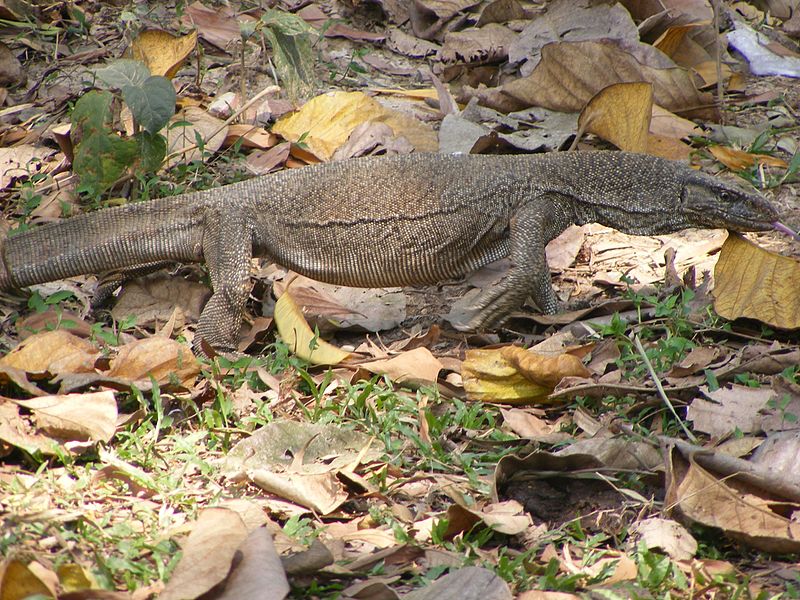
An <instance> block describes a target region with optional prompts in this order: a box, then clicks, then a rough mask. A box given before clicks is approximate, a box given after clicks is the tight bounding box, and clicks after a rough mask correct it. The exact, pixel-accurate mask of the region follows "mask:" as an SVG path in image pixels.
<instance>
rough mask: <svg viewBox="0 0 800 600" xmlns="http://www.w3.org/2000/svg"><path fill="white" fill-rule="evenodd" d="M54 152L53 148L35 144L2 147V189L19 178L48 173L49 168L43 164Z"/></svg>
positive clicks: (0, 177)
mask: <svg viewBox="0 0 800 600" xmlns="http://www.w3.org/2000/svg"><path fill="white" fill-rule="evenodd" d="M54 153H55V151H54V150H52V149H49V148H43V147H41V146H34V145H33V144H20V145H18V146H13V147H11V148H0V189H5V188H7V187H8V186H9V185H10V184H11V183H13V182H14V181H16V180H17V179H28V178H29V177H30V176H31V175H33V174H40V175H41V174H43V173H47V172H48V171H49V169H48V168H43V165H44V164H45V163H46V161H47V160H48V159H49V158H50V157H51V156H53V154H54Z"/></svg>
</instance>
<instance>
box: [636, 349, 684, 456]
mask: <svg viewBox="0 0 800 600" xmlns="http://www.w3.org/2000/svg"><path fill="white" fill-rule="evenodd" d="M633 343H634V345H635V346H636V349H637V350H638V351H639V354H640V355H641V357H642V360H643V361H644V364H645V365H647V370H648V371H649V372H650V377H652V379H653V383H655V384H656V389H657V390H658V394H659V396H661V399H662V400H663V401H664V404H666V405H667V408H669V410H670V412H672V414H673V415H674V417H675V418H676V419H677V420H678V423H680V426H681V428H682V429H683V432H684V433H685V434H686V437H688V438H689V439H690V440H692V442H697V438H696V437H695V435H694V434H693V433H692V432H691V431H689V428H688V427H686V424H685V423H684V422H683V419H681V418H680V417H679V416H678V413H677V412H676V410H675V407H674V406H673V405H672V402H670V400H669V398H667V394H666V392H664V387H663V386H662V385H661V381H660V380H659V379H658V375H656V371H655V369H654V368H653V365H652V363H651V362H650V359H649V358H647V354H646V353H645V351H644V346H642V342H641V340H639V335H638V334H634V335H633Z"/></svg>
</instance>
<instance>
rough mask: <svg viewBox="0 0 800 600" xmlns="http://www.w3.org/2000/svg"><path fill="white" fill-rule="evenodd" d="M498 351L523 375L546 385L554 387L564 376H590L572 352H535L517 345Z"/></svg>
mask: <svg viewBox="0 0 800 600" xmlns="http://www.w3.org/2000/svg"><path fill="white" fill-rule="evenodd" d="M500 352H501V353H502V356H503V358H505V359H506V360H507V361H508V362H509V364H511V365H513V366H514V367H515V368H516V369H517V370H518V371H519V372H520V373H522V374H523V375H525V377H527V378H528V379H530V380H531V381H535V382H536V383H539V384H542V385H546V386H548V387H553V388H554V387H556V386H557V385H558V382H559V381H561V380H562V379H563V378H564V377H590V376H591V373H590V372H589V369H587V368H586V367H585V366H584V365H583V363H582V362H581V359H580V358H578V357H577V356H573V355H572V354H559V355H556V356H550V355H545V354H536V353H534V352H529V351H528V350H525V349H523V348H520V347H519V346H506V347H505V348H501V349H500Z"/></svg>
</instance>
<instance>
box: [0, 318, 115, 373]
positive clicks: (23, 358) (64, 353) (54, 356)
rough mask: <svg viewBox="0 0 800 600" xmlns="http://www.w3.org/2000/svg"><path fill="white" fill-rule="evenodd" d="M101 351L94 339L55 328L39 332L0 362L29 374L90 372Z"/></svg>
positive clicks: (0, 359)
mask: <svg viewBox="0 0 800 600" xmlns="http://www.w3.org/2000/svg"><path fill="white" fill-rule="evenodd" d="M99 357H100V350H99V349H98V348H97V346H95V345H94V344H93V343H92V342H90V341H88V340H85V339H83V338H80V337H78V336H76V335H73V334H71V333H69V332H67V331H64V330H61V329H56V330H55V331H45V332H42V333H37V334H34V335H32V336H30V337H29V338H27V339H25V340H24V341H23V342H22V343H21V344H20V345H19V346H17V347H16V348H14V350H12V351H11V352H9V353H8V354H6V355H5V356H4V357H3V358H0V365H6V366H9V367H14V368H17V369H21V370H23V371H26V372H28V373H44V372H47V373H51V374H53V375H58V374H66V373H91V372H93V371H94V370H95V369H94V363H95V361H96V360H97V359H98V358H99Z"/></svg>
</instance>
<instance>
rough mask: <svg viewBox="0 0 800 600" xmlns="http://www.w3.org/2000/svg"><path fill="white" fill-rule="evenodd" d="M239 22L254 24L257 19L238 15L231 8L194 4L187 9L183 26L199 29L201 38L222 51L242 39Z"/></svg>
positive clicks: (183, 18) (182, 22)
mask: <svg viewBox="0 0 800 600" xmlns="http://www.w3.org/2000/svg"><path fill="white" fill-rule="evenodd" d="M239 21H246V22H250V23H253V22H254V21H255V19H254V18H253V17H252V16H250V15H247V14H240V15H236V14H235V13H234V10H233V9H232V8H231V7H230V6H219V7H213V8H212V7H209V6H204V5H203V4H202V3H201V2H199V1H198V2H193V3H192V4H190V5H189V6H187V7H186V12H185V13H184V14H183V17H182V18H181V24H183V25H185V26H187V27H195V28H197V32H198V34H199V35H200V37H201V38H203V39H204V40H206V41H207V42H208V43H209V44H213V45H214V46H216V47H217V48H220V49H221V50H228V46H229V45H230V43H231V42H233V41H235V40H240V39H241V38H242V34H241V30H240V28H239Z"/></svg>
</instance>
